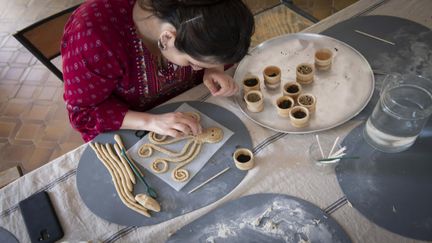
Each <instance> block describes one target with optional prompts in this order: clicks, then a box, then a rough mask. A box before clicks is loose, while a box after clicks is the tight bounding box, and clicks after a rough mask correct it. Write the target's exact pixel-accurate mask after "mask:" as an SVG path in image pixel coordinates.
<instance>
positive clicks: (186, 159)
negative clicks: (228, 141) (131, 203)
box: [138, 127, 223, 182]
mask: <svg viewBox="0 0 432 243" xmlns="http://www.w3.org/2000/svg"><path fill="white" fill-rule="evenodd" d="M222 138H223V130H222V129H221V128H219V127H209V128H206V129H204V130H203V132H202V133H201V134H198V135H195V136H185V137H182V138H171V137H166V136H160V135H158V134H155V133H153V132H150V133H149V141H150V143H146V144H143V145H142V146H141V147H140V148H139V150H138V154H139V155H140V156H141V157H144V158H147V157H150V156H151V155H152V153H153V149H154V150H157V151H159V152H161V153H163V154H166V155H168V157H165V158H156V159H155V160H153V162H152V165H151V168H152V170H153V171H154V172H156V173H164V172H166V171H167V170H168V162H172V163H177V166H176V167H175V168H174V170H173V172H172V174H171V176H172V178H173V179H174V180H175V181H179V182H182V181H185V180H187V179H188V178H189V172H188V171H187V170H186V169H182V167H184V166H185V165H187V164H189V163H190V162H191V161H192V160H193V159H195V157H196V156H197V155H198V154H199V152H200V151H201V147H202V145H203V144H204V143H218V142H220V141H221V140H222ZM185 139H188V141H187V142H186V144H185V146H184V147H183V149H182V150H181V151H180V152H174V151H171V150H168V149H166V148H164V147H161V146H159V145H164V144H172V143H175V142H178V141H180V140H185Z"/></svg>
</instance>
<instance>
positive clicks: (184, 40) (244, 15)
mask: <svg viewBox="0 0 432 243" xmlns="http://www.w3.org/2000/svg"><path fill="white" fill-rule="evenodd" d="M138 1H139V2H138V3H139V5H140V7H141V8H143V9H146V10H150V11H152V12H153V14H154V15H155V16H157V17H158V18H160V19H162V20H164V21H166V22H169V23H171V24H172V25H173V26H174V27H175V28H176V31H177V35H176V40H175V47H176V48H177V49H178V50H180V51H182V52H185V53H186V54H188V55H190V56H191V57H193V58H195V59H197V60H199V61H203V62H210V63H224V64H226V63H235V62H238V61H240V60H241V59H242V58H243V57H244V56H245V55H246V54H247V52H248V49H249V46H250V42H251V36H252V34H253V32H254V18H253V15H252V13H251V11H250V10H249V8H248V7H247V6H246V5H245V4H244V3H243V2H242V0H138Z"/></svg>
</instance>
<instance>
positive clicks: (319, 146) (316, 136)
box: [315, 134, 325, 159]
mask: <svg viewBox="0 0 432 243" xmlns="http://www.w3.org/2000/svg"><path fill="white" fill-rule="evenodd" d="M315 138H316V140H317V143H318V148H319V150H320V152H321V156H322V158H323V159H324V158H325V157H324V152H323V150H322V147H321V143H320V140H319V136H318V134H317V135H315Z"/></svg>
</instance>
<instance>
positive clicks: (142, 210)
mask: <svg viewBox="0 0 432 243" xmlns="http://www.w3.org/2000/svg"><path fill="white" fill-rule="evenodd" d="M89 144H90V147H91V148H92V149H93V150H94V152H95V153H96V156H97V157H98V159H99V160H100V161H101V162H102V164H103V165H104V166H105V168H106V169H107V170H108V172H109V173H110V175H111V178H112V180H113V183H114V187H115V189H116V191H117V194H118V195H119V197H120V200H121V201H122V202H123V204H124V205H126V207H128V208H130V209H132V210H134V211H135V212H137V213H140V214H142V215H144V216H146V217H151V215H150V214H149V213H148V212H147V209H146V208H144V207H142V206H141V205H139V204H136V203H131V202H129V201H127V199H126V196H124V193H123V192H122V190H121V187H120V185H119V182H118V181H119V180H120V179H119V177H118V175H117V174H116V173H115V172H114V170H113V168H112V167H111V166H110V165H109V163H108V162H107V159H106V158H104V157H103V156H102V154H101V153H100V152H99V150H98V149H97V148H96V147H95V145H93V144H92V143H89Z"/></svg>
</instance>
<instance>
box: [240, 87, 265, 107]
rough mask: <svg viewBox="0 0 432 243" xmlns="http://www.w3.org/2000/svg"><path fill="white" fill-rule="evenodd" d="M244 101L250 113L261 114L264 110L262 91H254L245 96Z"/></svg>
mask: <svg viewBox="0 0 432 243" xmlns="http://www.w3.org/2000/svg"><path fill="white" fill-rule="evenodd" d="M244 100H245V101H246V107H247V109H248V110H249V111H250V112H261V111H262V110H263V109H264V97H263V94H262V93H261V91H258V90H252V91H249V92H247V93H246V94H245V96H244Z"/></svg>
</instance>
